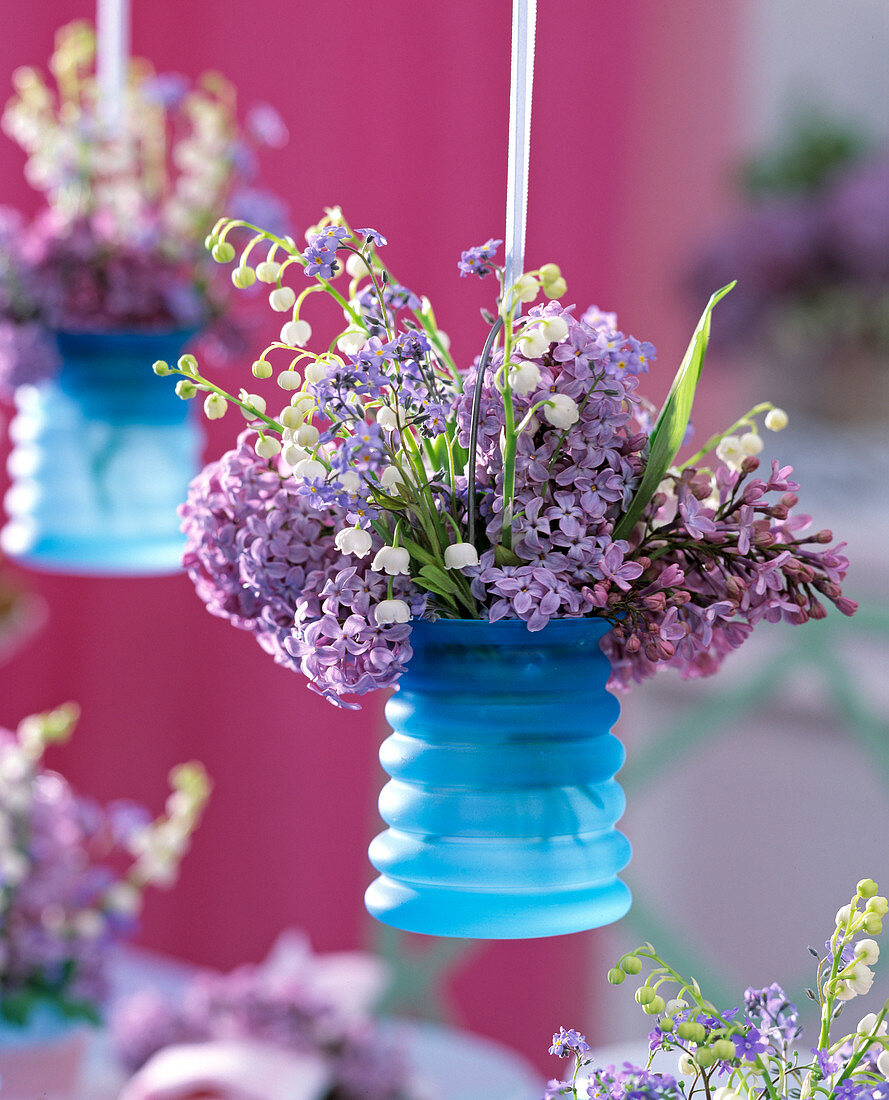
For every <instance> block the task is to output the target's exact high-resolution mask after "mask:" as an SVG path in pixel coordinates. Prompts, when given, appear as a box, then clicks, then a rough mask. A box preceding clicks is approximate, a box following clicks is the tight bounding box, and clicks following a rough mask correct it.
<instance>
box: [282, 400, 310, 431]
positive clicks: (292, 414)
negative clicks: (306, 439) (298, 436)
mask: <svg viewBox="0 0 889 1100" xmlns="http://www.w3.org/2000/svg"><path fill="white" fill-rule="evenodd" d="M278 419H279V420H280V421H281V423H282V424H283V425H284V427H285V428H288V429H293V428H298V427H299V426H300V424H302V422H303V420H304V419H305V418H304V417H303V415H302V414H301V413H300V411H299V409H297V408H294V406H293V405H285V407H284V408H283V409H282V410H281V411H280V412H279V413H278Z"/></svg>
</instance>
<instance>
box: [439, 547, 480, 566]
mask: <svg viewBox="0 0 889 1100" xmlns="http://www.w3.org/2000/svg"><path fill="white" fill-rule="evenodd" d="M444 563H445V569H462V568H463V567H464V566H467V565H478V551H477V550H476V548H475V547H474V546H473V545H472V543H471V542H455V543H453V544H452V545H451V546H446V547H445V552H444Z"/></svg>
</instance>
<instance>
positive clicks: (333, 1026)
mask: <svg viewBox="0 0 889 1100" xmlns="http://www.w3.org/2000/svg"><path fill="white" fill-rule="evenodd" d="M383 980H384V975H383V974H382V972H381V964H380V963H379V962H378V961H377V960H376V959H374V958H372V957H371V956H365V955H360V954H357V953H351V952H350V953H349V954H348V955H347V956H339V957H338V956H337V955H330V956H325V955H316V954H314V953H313V952H312V950H311V948H310V946H309V944H308V942H307V941H306V940H305V938H304V937H302V936H299V935H295V934H293V933H286V934H285V935H284V936H282V937H281V939H280V940H279V942H278V943H277V944H276V945H275V947H274V949H273V951H272V953H271V955H270V956H269V958H268V959H267V960H266V961H265V962H263V963H262V964H260V965H246V966H241V967H239V968H238V969H237V970H234V971H232V972H231V973H230V974H220V973H216V972H213V971H207V972H204V973H201V974H198V975H197V976H196V977H194V978H193V979H191V981H190V982H189V984H188V985H187V986H186V988H185V990H184V992H183V993H182V995H181V996H179V997H177V999H176V1001H175V1003H174V1002H173V1001H172V1000H171V999H170V998H169V997H165V996H164V995H163V994H160V993H155V992H147V991H146V992H143V993H139V994H135V995H134V996H132V997H130V998H128V999H127V1000H126V1001H124V1002H122V1004H121V1006H120V1007H119V1009H118V1010H117V1012H116V1013H115V1015H114V1017H113V1019H112V1034H113V1038H114V1045H115V1048H116V1050H117V1052H118V1056H119V1058H120V1060H121V1062H122V1064H123V1066H124V1068H125V1069H126V1070H127V1071H128V1072H130V1073H134V1072H136V1071H138V1070H140V1069H141V1068H142V1067H143V1066H145V1065H146V1063H148V1062H149V1060H150V1059H151V1058H152V1056H153V1055H155V1054H156V1053H157V1052H159V1051H161V1050H164V1049H166V1048H168V1047H171V1046H174V1045H177V1044H182V1043H187V1044H195V1043H198V1044H200V1043H207V1042H214V1041H227V1042H241V1041H247V1042H257V1043H262V1044H269V1045H271V1046H274V1047H280V1048H282V1049H283V1050H289V1051H293V1052H296V1053H307V1052H311V1053H313V1054H316V1055H318V1056H319V1057H320V1058H321V1059H322V1061H323V1063H324V1065H325V1067H326V1070H327V1077H328V1079H329V1086H328V1089H327V1091H326V1092H325V1093H324V1095H325V1097H326V1098H327V1100H359V1098H360V1100H412V1098H413V1097H414V1096H418V1095H419V1094H418V1093H417V1092H416V1091H415V1088H414V1083H413V1081H412V1076H413V1075H412V1073H411V1071H410V1070H409V1069H408V1067H407V1065H406V1062H405V1060H404V1058H403V1057H402V1054H401V1052H400V1051H399V1050H398V1049H396V1048H395V1047H394V1045H392V1044H390V1043H389V1042H388V1041H387V1040H386V1039H385V1037H384V1036H382V1035H381V1034H380V1030H379V1028H378V1027H377V1026H376V1025H375V1024H374V1022H373V1021H372V1019H371V1017H370V1010H371V1008H372V1002H373V1000H374V999H375V998H376V995H377V994H378V993H379V991H380V990H379V987H380V985H381V984H382V981H383ZM424 1095H425V1093H424Z"/></svg>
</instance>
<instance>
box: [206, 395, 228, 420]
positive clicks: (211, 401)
mask: <svg viewBox="0 0 889 1100" xmlns="http://www.w3.org/2000/svg"><path fill="white" fill-rule="evenodd" d="M227 409H228V402H227V401H226V400H225V398H224V397H223V396H222V394H219V393H208V394H207V396H206V397H205V398H204V416H206V418H207V419H208V420H220V419H221V418H222V417H223V416H225V413H226V410H227Z"/></svg>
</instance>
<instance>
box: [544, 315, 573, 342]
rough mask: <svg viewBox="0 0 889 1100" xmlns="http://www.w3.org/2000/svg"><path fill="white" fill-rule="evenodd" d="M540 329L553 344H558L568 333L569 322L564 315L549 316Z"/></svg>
mask: <svg viewBox="0 0 889 1100" xmlns="http://www.w3.org/2000/svg"><path fill="white" fill-rule="evenodd" d="M540 329H541V331H542V332H543V335H544V337H545V338H546V339H547V340H548V341H549V342H550V343H551V344H557V343H558V342H559V341H560V340H564V339H565V337H566V336H567V335H568V322H567V321H566V320H565V318H564V317H547V319H546V320H545V321H544V322H543V323H542V324H541V326H540Z"/></svg>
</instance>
